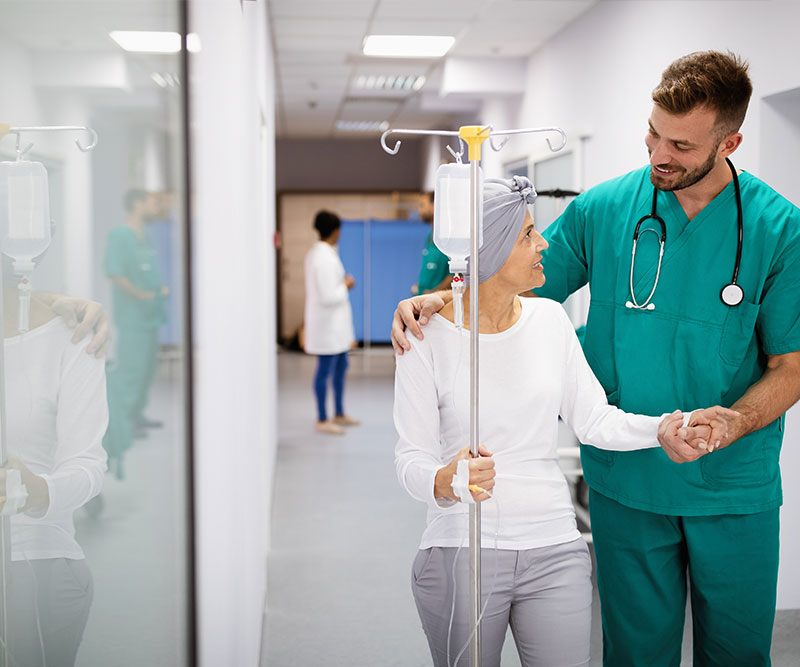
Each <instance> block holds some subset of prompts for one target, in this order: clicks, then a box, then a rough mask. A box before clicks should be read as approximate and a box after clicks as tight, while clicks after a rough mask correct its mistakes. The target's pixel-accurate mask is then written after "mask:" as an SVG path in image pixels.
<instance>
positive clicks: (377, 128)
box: [336, 120, 389, 132]
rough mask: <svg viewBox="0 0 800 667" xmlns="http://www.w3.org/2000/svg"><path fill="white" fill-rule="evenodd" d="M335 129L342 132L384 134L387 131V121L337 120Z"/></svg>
mask: <svg viewBox="0 0 800 667" xmlns="http://www.w3.org/2000/svg"><path fill="white" fill-rule="evenodd" d="M336 129H337V130H342V131H343V132H385V131H386V130H388V129H389V121H387V120H381V121H377V120H337V121H336Z"/></svg>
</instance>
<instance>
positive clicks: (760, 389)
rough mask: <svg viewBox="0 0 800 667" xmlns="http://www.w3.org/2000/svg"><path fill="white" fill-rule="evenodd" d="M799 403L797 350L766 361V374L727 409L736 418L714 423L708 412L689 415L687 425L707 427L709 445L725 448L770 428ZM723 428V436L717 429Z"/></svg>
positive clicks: (799, 384)
mask: <svg viewBox="0 0 800 667" xmlns="http://www.w3.org/2000/svg"><path fill="white" fill-rule="evenodd" d="M798 400H800V350H798V351H796V352H789V353H787V354H776V355H772V356H770V357H768V361H767V370H766V371H765V372H764V375H762V376H761V378H760V379H759V380H758V381H757V382H754V383H753V384H752V385H750V388H749V389H748V390H747V391H746V392H745V393H744V394H743V395H742V397H741V398H740V399H739V400H738V401H736V403H734V404H733V405H732V406H731V408H732V409H733V410H736V412H738V413H739V416H738V417H733V418H731V419H727V420H725V421H726V422H727V424H726V425H721V424H719V423H718V421H717V422H715V419H714V417H713V414H710V413H709V410H713V408H710V409H709V410H698V411H697V412H695V413H693V414H692V417H691V420H690V421H689V423H690V424H709V425H710V426H711V428H712V434H711V443H712V444H716V443H718V444H716V446H717V447H727V446H728V445H730V444H731V443H732V442H735V441H736V440H738V439H739V438H743V437H744V436H746V435H748V434H749V433H752V432H753V431H757V430H758V429H760V428H764V427H765V426H766V425H767V424H771V423H772V422H774V421H775V420H776V419H778V417H780V416H781V415H782V414H783V413H784V412H786V411H787V410H788V409H789V408H791V407H792V406H793V405H794V404H795V403H797V401H798ZM724 426H726V427H727V436H725V435H722V434H721V432H720V433H717V431H718V430H719V431H721V429H722V428H723V427H724Z"/></svg>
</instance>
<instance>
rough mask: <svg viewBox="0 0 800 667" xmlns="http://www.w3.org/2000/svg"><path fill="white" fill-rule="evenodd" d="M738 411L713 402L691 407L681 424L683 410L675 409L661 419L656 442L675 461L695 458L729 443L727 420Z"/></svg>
mask: <svg viewBox="0 0 800 667" xmlns="http://www.w3.org/2000/svg"><path fill="white" fill-rule="evenodd" d="M739 416H740V414H739V413H738V412H736V411H735V410H731V409H730V408H723V407H722V406H719V405H715V406H713V407H710V408H705V409H704V410H695V412H693V413H692V414H691V415H690V416H689V420H688V425H687V426H684V425H683V422H684V419H683V413H682V412H681V411H680V410H676V411H675V412H673V413H672V414H671V415H667V416H666V417H664V419H662V420H661V424H659V427H658V442H659V444H660V445H661V447H662V448H663V450H664V452H665V453H666V454H667V456H669V458H670V459H672V460H673V461H675V462H676V463H688V462H691V461H696V460H697V459H699V458H700V457H701V456H704V455H706V454H710V453H711V452H713V451H714V450H715V449H718V448H720V447H725V446H727V445H729V444H730V443H731V438H730V434H729V423H730V421H731V420H733V419H735V418H737V417H739Z"/></svg>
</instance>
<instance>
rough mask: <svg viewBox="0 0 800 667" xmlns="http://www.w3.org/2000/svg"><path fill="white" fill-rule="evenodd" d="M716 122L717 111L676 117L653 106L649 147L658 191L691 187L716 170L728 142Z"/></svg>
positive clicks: (698, 110) (702, 110)
mask: <svg viewBox="0 0 800 667" xmlns="http://www.w3.org/2000/svg"><path fill="white" fill-rule="evenodd" d="M716 120H717V113H716V111H714V110H713V109H709V108H708V107H697V108H695V109H692V111H690V112H688V113H685V114H673V113H670V112H668V111H666V110H665V109H662V108H661V107H660V106H658V105H657V104H656V105H654V106H653V112H652V113H651V114H650V120H649V126H650V127H649V130H648V132H647V136H646V137H645V144H646V145H647V152H648V153H649V154H650V181H651V182H652V184H653V185H654V186H655V187H656V188H658V189H659V190H682V189H683V188H688V187H690V186H692V185H694V184H695V183H697V182H699V181H701V180H702V179H703V178H705V176H706V175H707V174H708V173H709V172H710V171H711V170H712V169H713V168H714V166H715V165H716V163H717V160H718V159H721V156H720V148H721V146H722V143H723V140H724V139H725V137H721V136H720V134H719V129H718V128H717V127H716Z"/></svg>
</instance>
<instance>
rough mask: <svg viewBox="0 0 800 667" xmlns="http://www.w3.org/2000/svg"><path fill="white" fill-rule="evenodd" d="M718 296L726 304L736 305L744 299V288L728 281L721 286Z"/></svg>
mask: <svg viewBox="0 0 800 667" xmlns="http://www.w3.org/2000/svg"><path fill="white" fill-rule="evenodd" d="M719 298H720V299H722V303H724V304H725V305H726V306H738V305H739V304H740V303H741V302H742V301H744V290H743V289H742V288H741V287H739V286H738V285H737V284H736V283H729V284H727V285H725V287H723V288H722V291H721V292H720V293H719Z"/></svg>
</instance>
